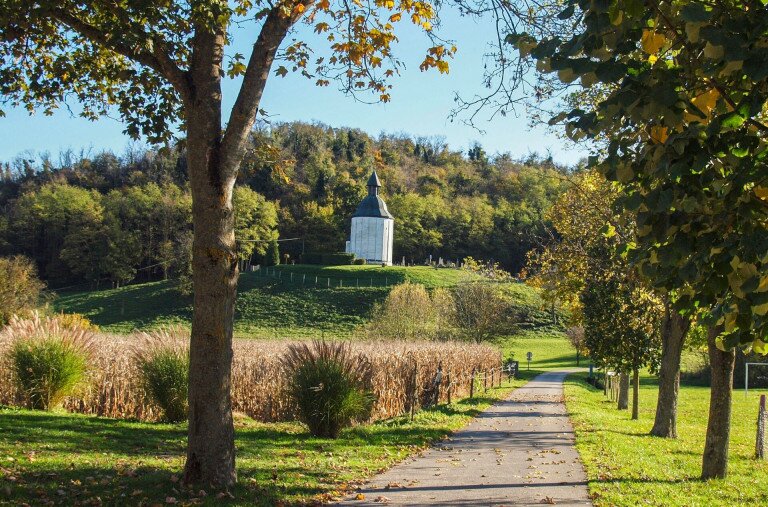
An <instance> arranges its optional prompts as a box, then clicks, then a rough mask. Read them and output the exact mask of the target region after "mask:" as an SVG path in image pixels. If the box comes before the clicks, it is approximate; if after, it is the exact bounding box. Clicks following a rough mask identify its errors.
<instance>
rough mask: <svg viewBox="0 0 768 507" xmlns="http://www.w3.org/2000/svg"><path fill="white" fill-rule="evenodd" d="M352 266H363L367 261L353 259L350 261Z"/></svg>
mask: <svg viewBox="0 0 768 507" xmlns="http://www.w3.org/2000/svg"><path fill="white" fill-rule="evenodd" d="M352 264H354V265H355V266H364V265H365V264H367V261H366V260H365V259H355V260H354V261H352Z"/></svg>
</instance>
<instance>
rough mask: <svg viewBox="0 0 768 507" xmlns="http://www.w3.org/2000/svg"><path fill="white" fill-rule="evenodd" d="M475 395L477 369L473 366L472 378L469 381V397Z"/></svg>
mask: <svg viewBox="0 0 768 507" xmlns="http://www.w3.org/2000/svg"><path fill="white" fill-rule="evenodd" d="M474 396H475V369H474V368H472V379H471V380H470V381H469V397H470V399H471V398H473V397H474Z"/></svg>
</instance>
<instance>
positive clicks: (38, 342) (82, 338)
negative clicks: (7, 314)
mask: <svg viewBox="0 0 768 507" xmlns="http://www.w3.org/2000/svg"><path fill="white" fill-rule="evenodd" d="M3 334H4V335H5V336H4V339H9V340H10V347H9V348H8V349H7V351H6V355H5V359H6V361H7V362H8V367H9V370H10V372H11V376H12V378H13V383H14V384H15V387H16V389H17V392H18V394H19V396H20V397H21V398H22V399H23V401H24V402H25V403H26V405H27V406H29V407H30V408H33V409H41V410H50V409H52V408H55V407H57V406H59V404H61V403H62V401H63V400H64V398H66V397H67V396H70V395H72V394H74V393H75V392H76V391H77V390H78V389H79V388H81V387H84V386H85V385H86V383H87V380H88V370H89V363H90V361H91V358H92V357H93V333H92V332H91V331H90V330H88V329H83V328H81V327H78V326H73V325H66V326H65V325H62V323H61V322H60V321H59V319H58V318H56V317H46V318H41V317H40V315H39V314H37V313H36V312H35V313H34V314H33V315H32V318H30V319H20V318H17V317H12V318H11V321H10V323H9V324H8V326H7V327H6V328H5V329H4V330H3Z"/></svg>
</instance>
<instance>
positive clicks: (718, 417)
mask: <svg viewBox="0 0 768 507" xmlns="http://www.w3.org/2000/svg"><path fill="white" fill-rule="evenodd" d="M721 331H722V328H720V327H718V326H714V327H712V328H711V329H710V330H709V333H708V336H707V347H708V349H709V362H710V365H711V368H712V387H711V391H710V398H709V420H708V421H707V439H706V443H705V444H704V457H703V460H702V467H701V478H702V479H714V478H718V479H722V478H724V477H725V476H726V475H727V474H728V441H729V438H730V432H731V397H732V394H733V365H734V361H735V357H736V354H735V351H734V350H729V351H727V352H724V351H722V350H720V349H718V348H717V345H716V344H715V338H717V336H718V335H719V334H720V332H721Z"/></svg>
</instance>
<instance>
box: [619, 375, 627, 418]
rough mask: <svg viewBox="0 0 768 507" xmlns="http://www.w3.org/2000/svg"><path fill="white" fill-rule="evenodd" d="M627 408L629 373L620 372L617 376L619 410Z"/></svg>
mask: <svg viewBox="0 0 768 507" xmlns="http://www.w3.org/2000/svg"><path fill="white" fill-rule="evenodd" d="M628 408H629V374H628V373H621V374H620V377H619V402H618V409H619V410H627V409H628Z"/></svg>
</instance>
